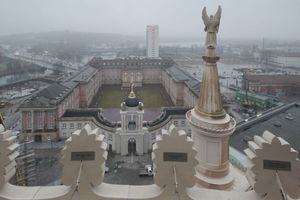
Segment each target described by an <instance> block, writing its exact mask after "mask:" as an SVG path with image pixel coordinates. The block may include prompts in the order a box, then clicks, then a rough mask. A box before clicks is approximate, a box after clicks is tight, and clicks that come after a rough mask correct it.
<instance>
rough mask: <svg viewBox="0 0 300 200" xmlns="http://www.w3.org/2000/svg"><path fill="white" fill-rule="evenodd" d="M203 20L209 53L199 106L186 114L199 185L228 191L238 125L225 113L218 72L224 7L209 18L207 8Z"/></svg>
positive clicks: (205, 59) (231, 175)
mask: <svg viewBox="0 0 300 200" xmlns="http://www.w3.org/2000/svg"><path fill="white" fill-rule="evenodd" d="M202 16H203V20H204V24H205V26H206V28H205V31H207V39H206V40H207V41H206V48H207V52H206V55H205V56H203V57H202V58H203V62H204V70H203V77H202V82H201V88H200V96H199V99H198V103H197V104H196V105H195V107H194V109H192V110H190V111H188V112H187V113H186V118H187V120H188V122H189V124H190V126H191V130H192V134H191V135H192V138H193V140H194V147H195V148H196V149H197V152H198V153H197V156H196V158H197V160H198V162H199V164H198V166H197V167H196V175H195V177H196V180H197V183H198V184H199V185H201V187H207V188H214V189H227V188H229V187H230V186H231V185H232V184H233V181H234V173H233V172H232V167H231V165H230V162H229V137H230V135H231V134H232V133H233V132H234V130H235V124H236V123H235V121H234V119H233V118H231V117H230V116H229V115H228V114H227V113H226V112H225V111H224V109H223V104H222V98H221V92H220V85H219V78H218V68H217V61H218V60H219V57H218V56H216V55H215V48H216V44H217V41H216V33H217V31H218V28H219V22H220V19H221V7H219V9H218V11H217V13H216V14H215V16H212V17H210V18H208V17H207V14H206V9H205V8H204V9H203V13H202ZM210 21H211V22H210Z"/></svg>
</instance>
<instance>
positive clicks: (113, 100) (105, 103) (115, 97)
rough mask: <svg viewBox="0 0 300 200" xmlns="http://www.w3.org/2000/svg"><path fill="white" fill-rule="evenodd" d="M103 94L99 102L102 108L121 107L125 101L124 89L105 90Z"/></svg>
mask: <svg viewBox="0 0 300 200" xmlns="http://www.w3.org/2000/svg"><path fill="white" fill-rule="evenodd" d="M103 94H104V95H103V96H102V98H101V100H100V103H99V104H98V107H100V108H120V106H121V103H122V101H123V91H121V89H119V90H115V89H113V90H105V91H103Z"/></svg>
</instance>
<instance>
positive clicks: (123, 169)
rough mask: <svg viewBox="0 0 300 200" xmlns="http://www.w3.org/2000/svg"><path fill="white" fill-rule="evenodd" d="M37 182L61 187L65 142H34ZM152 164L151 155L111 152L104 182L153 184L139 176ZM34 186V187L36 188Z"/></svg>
mask: <svg viewBox="0 0 300 200" xmlns="http://www.w3.org/2000/svg"><path fill="white" fill-rule="evenodd" d="M31 145H32V146H33V148H34V149H35V160H36V162H35V164H36V167H35V171H36V173H35V174H36V177H35V178H36V181H35V184H34V185H40V186H45V185H60V184H61V176H62V168H63V166H62V164H61V162H60V160H61V156H62V154H61V150H62V148H63V146H64V142H63V141H60V142H53V143H52V146H51V143H49V142H34V143H32V144H31ZM146 164H152V159H151V153H148V154H145V155H143V156H133V155H131V156H120V155H116V154H114V153H111V152H109V154H108V158H107V161H106V166H107V167H108V168H109V171H108V172H107V173H105V176H104V182H106V183H112V184H129V185H147V184H152V183H153V177H151V176H139V171H140V168H143V167H144V166H145V165H146ZM34 185H32V186H34Z"/></svg>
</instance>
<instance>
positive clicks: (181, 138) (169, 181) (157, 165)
mask: <svg viewBox="0 0 300 200" xmlns="http://www.w3.org/2000/svg"><path fill="white" fill-rule="evenodd" d="M176 144H180V145H176ZM196 154H197V152H196V150H195V149H194V148H193V141H192V139H191V138H190V137H187V136H186V133H185V132H184V131H183V130H177V128H176V127H175V126H174V125H171V126H170V128H169V130H164V129H163V130H162V136H157V138H156V143H155V144H154V145H153V153H152V159H153V165H154V182H155V184H157V185H158V186H160V187H165V188H166V192H174V191H176V192H177V193H178V194H179V195H180V196H182V195H183V196H184V195H185V193H186V190H185V189H186V188H189V187H192V186H194V185H195V178H194V175H195V166H196V165H197V164H198V161H197V160H196V158H195V156H196Z"/></svg>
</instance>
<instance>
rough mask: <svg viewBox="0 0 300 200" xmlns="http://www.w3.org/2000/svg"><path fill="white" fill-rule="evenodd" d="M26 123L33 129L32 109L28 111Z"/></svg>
mask: <svg viewBox="0 0 300 200" xmlns="http://www.w3.org/2000/svg"><path fill="white" fill-rule="evenodd" d="M26 124H27V129H31V128H32V115H31V112H30V111H29V112H27V120H26Z"/></svg>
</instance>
